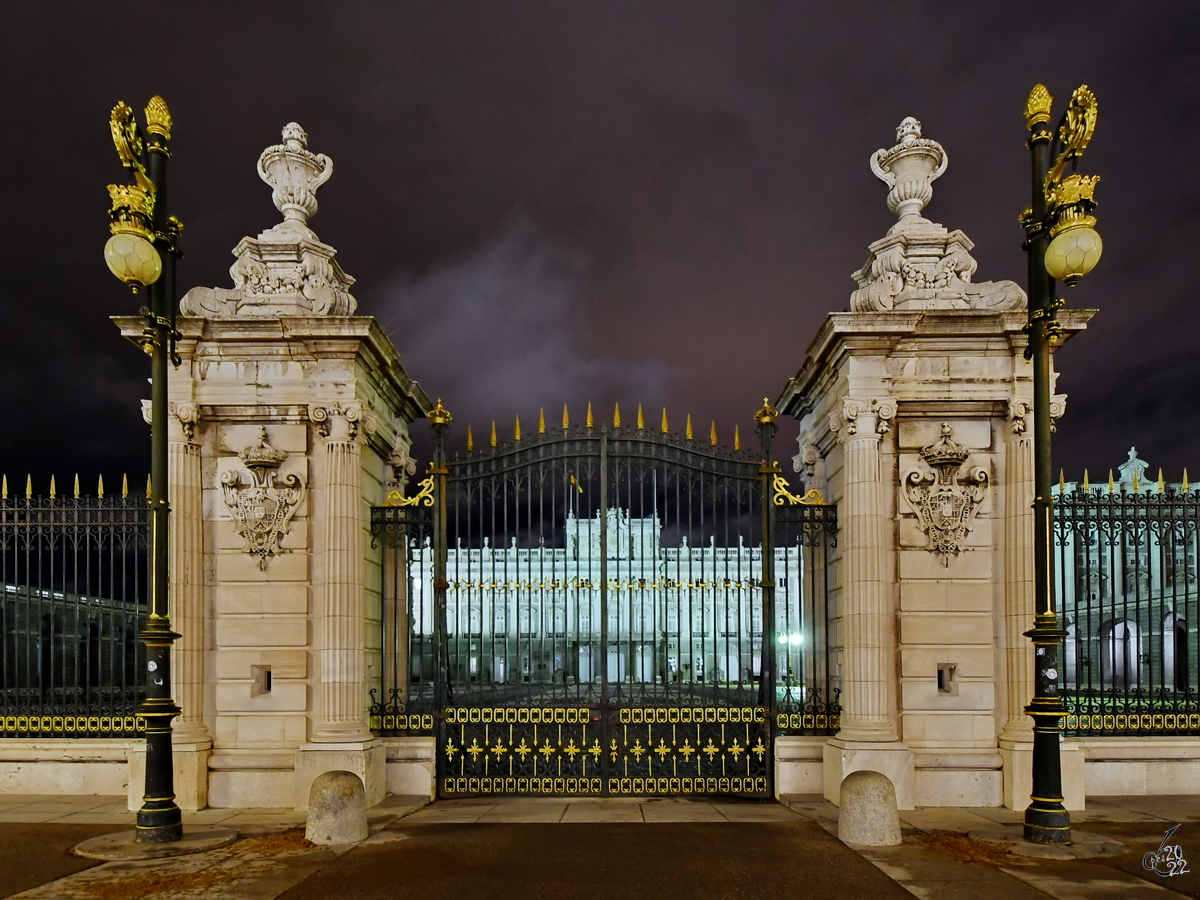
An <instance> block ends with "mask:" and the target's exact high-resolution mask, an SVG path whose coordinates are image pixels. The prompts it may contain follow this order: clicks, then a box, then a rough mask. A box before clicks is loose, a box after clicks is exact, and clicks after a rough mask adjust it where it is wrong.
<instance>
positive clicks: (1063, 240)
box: [1046, 227, 1104, 287]
mask: <svg viewBox="0 0 1200 900" xmlns="http://www.w3.org/2000/svg"><path fill="white" fill-rule="evenodd" d="M1103 250H1104V244H1103V242H1102V241H1101V240H1100V235H1099V234H1097V233H1096V230H1095V229H1094V228H1089V227H1083V228H1069V229H1067V230H1066V231H1064V232H1062V233H1061V234H1059V235H1058V236H1057V237H1056V238H1054V240H1052V241H1051V242H1050V246H1049V247H1047V248H1046V271H1047V272H1049V273H1050V277H1051V278H1053V279H1055V280H1056V281H1065V282H1066V283H1067V284H1069V285H1071V286H1072V287H1074V285H1075V282H1077V281H1078V280H1079V279H1080V278H1082V277H1083V276H1084V275H1086V274H1087V273H1088V272H1090V271H1092V269H1094V268H1095V267H1096V263H1098V262H1099V261H1100V254H1101V252H1102V251H1103Z"/></svg>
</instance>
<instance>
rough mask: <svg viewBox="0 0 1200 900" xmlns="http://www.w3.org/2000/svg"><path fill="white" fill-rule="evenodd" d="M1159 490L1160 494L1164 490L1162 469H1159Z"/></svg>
mask: <svg viewBox="0 0 1200 900" xmlns="http://www.w3.org/2000/svg"><path fill="white" fill-rule="evenodd" d="M1158 492H1159V493H1160V494H1161V493H1162V492H1163V477H1162V469H1159V470H1158Z"/></svg>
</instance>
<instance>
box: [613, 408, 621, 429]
mask: <svg viewBox="0 0 1200 900" xmlns="http://www.w3.org/2000/svg"><path fill="white" fill-rule="evenodd" d="M620 427H621V404H620V403H618V404H617V405H616V406H614V407H613V428H620Z"/></svg>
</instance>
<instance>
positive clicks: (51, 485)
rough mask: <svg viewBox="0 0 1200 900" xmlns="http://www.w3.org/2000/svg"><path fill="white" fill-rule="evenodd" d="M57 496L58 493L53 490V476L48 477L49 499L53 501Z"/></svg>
mask: <svg viewBox="0 0 1200 900" xmlns="http://www.w3.org/2000/svg"><path fill="white" fill-rule="evenodd" d="M57 496H58V491H56V490H55V489H54V476H53V475H51V476H50V499H51V500H53V499H54V498H55V497H57Z"/></svg>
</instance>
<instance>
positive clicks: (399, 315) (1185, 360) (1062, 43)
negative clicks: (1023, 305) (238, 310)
mask: <svg viewBox="0 0 1200 900" xmlns="http://www.w3.org/2000/svg"><path fill="white" fill-rule="evenodd" d="M4 19H5V22H4V29H3V37H0V73H2V75H3V81H2V83H3V91H0V107H2V108H3V122H4V138H3V140H2V141H0V172H2V173H3V177H4V189H5V195H6V203H5V204H4V207H5V208H4V214H3V216H2V218H0V229H3V246H4V248H5V259H6V263H7V265H6V271H5V272H4V276H3V278H0V303H2V307H0V308H2V311H3V316H4V328H3V329H2V330H0V396H2V407H0V408H2V409H3V416H2V418H0V471H4V472H7V473H8V475H9V478H10V481H11V480H12V479H13V478H14V477H20V478H21V481H23V480H24V478H23V475H24V473H26V472H32V473H33V474H34V477H35V480H37V481H38V482H39V483H40V482H41V481H43V480H45V479H48V477H49V474H50V473H51V472H55V473H57V474H58V476H59V477H60V478H62V477H64V476H65V475H68V474H71V473H74V472H75V471H79V472H80V473H82V474H84V475H85V476H86V478H87V481H91V480H92V479H93V478H94V475H95V473H97V472H104V473H105V474H106V478H107V477H108V476H110V475H111V474H115V473H117V472H120V471H122V470H128V471H130V472H131V473H134V472H142V473H144V472H145V470H146V463H147V459H148V447H149V441H148V434H147V429H146V427H145V426H144V425H143V423H142V421H141V417H140V413H139V409H138V399H139V398H140V397H142V396H148V387H147V385H146V384H145V377H146V374H147V366H146V363H145V357H144V356H143V355H142V354H141V353H140V351H138V350H137V349H136V348H135V347H133V346H131V345H128V344H125V343H124V342H123V341H122V340H121V339H120V338H119V337H118V335H117V332H116V329H115V328H114V327H113V325H112V324H111V323H110V322H109V321H108V318H107V317H108V316H109V315H111V314H115V313H122V312H130V311H133V310H135V309H136V303H135V302H134V301H133V300H132V299H131V298H130V297H129V296H128V294H127V293H126V292H125V291H124V289H123V288H122V287H121V286H120V284H119V283H118V282H117V281H116V280H115V279H114V278H112V276H111V275H109V273H108V271H107V269H106V268H105V265H104V262H103V258H102V255H101V248H102V246H103V244H104V241H105V239H106V237H107V209H108V200H107V194H106V191H105V185H106V184H107V183H108V182H109V181H116V180H120V179H122V178H123V177H124V176H123V172H122V170H121V169H120V168H119V166H118V163H117V159H116V156H115V154H114V151H113V149H112V145H111V142H110V139H109V134H108V125H107V117H108V112H109V110H110V109H111V107H112V106H113V104H114V103H115V102H116V101H117V100H125V101H127V102H129V103H130V104H131V105H133V106H134V107H135V108H137V109H140V108H141V107H142V105H144V103H145V101H146V100H147V99H148V98H149V97H150V96H151V95H152V94H155V93H161V94H162V95H163V96H164V97H165V98H166V99H167V101H168V103H169V104H170V106H171V110H172V112H173V114H174V116H175V123H176V124H175V129H174V141H173V150H174V159H173V163H172V165H173V168H172V182H173V183H172V198H171V208H172V211H173V212H175V214H177V215H179V216H180V217H181V218H182V219H183V220H184V222H185V224H186V228H187V230H186V232H185V236H184V240H185V245H184V246H185V250H186V258H185V259H184V260H183V262H182V265H181V269H180V288H181V290H183V289H186V288H187V287H190V286H192V285H197V284H200V285H210V286H229V284H230V281H229V276H228V273H227V270H228V267H229V265H230V263H231V262H232V257H231V256H230V250H231V249H232V248H233V247H234V245H236V244H237V242H238V240H239V239H240V238H241V237H242V236H243V235H247V234H257V233H258V232H260V231H262V230H264V229H265V228H267V227H269V226H270V225H272V224H274V223H275V222H276V221H277V220H278V218H279V217H278V214H277V213H276V211H275V209H274V207H273V206H272V204H271V200H270V191H269V189H268V188H267V187H266V186H265V185H263V184H262V182H261V181H260V180H259V178H258V176H257V174H256V173H255V170H254V166H255V161H256V159H257V157H258V154H259V152H260V151H261V150H262V148H263V147H264V146H266V145H268V144H270V143H275V142H276V141H277V140H278V138H279V131H280V128H281V127H282V126H283V125H284V124H285V123H286V122H288V121H291V120H296V121H298V122H300V123H301V124H302V125H303V126H304V128H305V129H307V131H308V132H309V135H310V145H309V146H310V149H313V150H314V151H316V152H323V153H327V154H329V155H330V156H332V157H333V159H334V162H335V171H334V175H333V178H332V179H331V180H330V182H329V183H328V184H327V185H326V186H325V187H324V188H322V190H321V192H320V195H319V198H320V212H319V213H318V215H317V216H316V218H315V219H314V220H313V222H312V223H311V224H312V225H313V227H314V229H315V230H316V231H317V233H318V234H319V235H320V236H321V238H322V239H323V240H324V241H326V242H327V243H330V244H332V245H333V246H335V247H336V248H338V251H339V259H340V261H341V263H342V265H343V267H344V269H345V270H346V271H347V272H348V273H350V274H351V275H353V276H354V277H355V278H357V279H358V283H357V285H356V286H355V289H354V293H355V295H356V296H357V298H358V301H359V312H360V313H362V314H364V315H373V316H377V317H378V318H379V319H380V320H381V322H383V323H384V324H385V326H386V327H387V329H388V331H389V333H390V334H391V335H392V337H393V339H394V340H395V342H396V345H397V347H398V348H399V350H400V353H401V356H402V358H403V359H404V361H405V364H406V366H407V367H408V369H409V371H410V373H411V374H412V375H413V376H414V377H415V378H416V379H417V380H418V381H420V382H421V384H422V385H423V386H424V387H425V389H426V390H427V391H428V393H429V394H430V396H440V397H442V398H443V399H444V400H445V402H446V405H447V406H448V407H449V408H450V409H451V410H452V411H453V412H454V413H455V424H456V425H462V426H465V425H466V424H468V423H470V424H472V425H473V426H474V428H475V431H476V434H478V433H480V431H482V429H483V428H485V427H486V423H487V422H488V421H489V420H490V419H491V418H493V417H495V418H497V419H500V420H501V421H502V422H504V423H505V425H504V427H505V428H506V429H507V428H510V427H511V425H510V424H509V423H511V417H512V415H513V414H520V415H521V417H522V420H523V421H529V420H532V419H534V418H535V417H536V412H537V408H538V406H539V405H545V406H546V407H547V409H548V411H549V410H553V411H554V415H555V416H557V415H560V414H561V408H562V404H563V402H564V401H565V402H569V403H570V404H571V406H572V408H573V409H574V410H576V411H578V412H582V406H583V404H585V403H586V402H587V401H588V400H591V401H593V402H594V403H595V404H596V408H597V410H604V411H605V414H606V415H608V414H611V409H612V404H613V403H614V402H616V401H620V403H621V406H622V412H623V413H625V414H626V415H628V414H630V413H632V411H633V408H634V407H635V406H636V404H637V403H638V402H639V401H640V402H643V403H645V404H646V405H647V407H648V408H653V410H654V411H655V412H654V421H657V416H658V412H657V410H658V409H659V407H661V406H662V405H666V406H667V408H668V410H669V411H670V413H671V415H672V417H673V424H675V423H676V422H679V421H680V418H681V416H682V414H683V413H685V412H689V411H690V412H691V413H692V414H693V416H694V417H695V419H696V421H697V423H698V428H702V430H703V431H704V432H705V433H707V428H708V422H709V420H711V419H713V418H716V420H717V425H718V428H719V429H720V432H721V436H722V439H723V440H727V439H728V436H729V434H730V433H731V432H732V427H733V425H734V423H735V422H738V423H740V424H741V426H742V429H743V433H745V432H746V431H747V430H748V428H749V425H750V415H751V413H752V412H753V410H754V409H755V408H756V407H757V404H758V403H759V402H760V401H761V398H762V397H763V396H764V395H770V396H771V397H775V396H777V394H778V392H779V390H780V388H781V387H782V386H783V384H784V382H785V380H786V379H787V378H788V377H789V376H791V375H792V374H793V373H794V372H795V370H796V369H797V368H798V366H799V365H800V363H801V362H802V361H803V358H804V352H805V348H806V347H807V345H808V343H809V341H810V339H811V337H812V335H813V334H814V332H815V330H816V328H817V327H818V325H819V324H820V322H821V320H822V318H823V317H824V316H825V314H826V313H827V312H829V311H830V310H841V309H845V308H846V307H847V304H848V300H849V293H850V290H851V288H852V287H853V284H852V282H851V279H850V277H849V276H850V273H851V272H852V271H853V270H854V269H856V268H857V267H858V266H860V265H861V264H862V262H863V260H864V259H865V257H866V246H867V244H868V243H869V242H870V241H872V240H874V239H876V238H878V237H880V236H882V235H883V233H884V231H885V230H886V229H887V228H888V227H889V225H890V223H891V222H892V221H894V218H893V217H892V216H891V214H889V213H888V211H887V209H886V206H885V204H884V197H885V193H886V191H885V188H884V186H883V185H882V184H881V183H880V182H879V181H877V180H876V179H875V177H874V176H873V175H872V174H871V173H870V171H869V169H868V166H867V159H868V157H869V155H870V154H871V152H872V151H874V150H875V149H877V148H879V147H888V146H891V144H892V143H893V142H894V134H895V131H894V129H895V127H896V125H897V124H898V123H899V122H900V120H901V119H902V118H903V117H904V116H907V115H912V116H916V117H917V118H918V119H920V120H921V122H922V123H923V125H924V131H925V135H926V136H928V137H932V138H934V139H936V140H938V141H940V142H942V144H943V145H944V146H945V147H946V149H947V151H948V153H949V156H950V168H949V170H948V172H947V173H946V174H945V175H944V176H943V177H942V178H941V180H939V181H938V182H937V184H936V186H935V196H934V199H933V202H932V204H931V205H930V206H929V207H928V208H927V210H926V213H927V215H929V217H930V218H932V219H934V220H935V221H938V222H941V223H943V224H945V225H946V226H947V227H950V228H961V229H963V230H964V231H965V232H966V233H967V234H968V235H969V236H970V237H971V238H972V239H973V240H974V241H975V243H976V245H977V247H976V250H975V255H976V257H977V259H978V260H979V263H980V267H979V272H978V273H977V275H976V278H977V280H992V279H1005V278H1008V279H1013V280H1016V281H1018V282H1021V283H1023V282H1024V272H1025V263H1024V257H1023V254H1022V251H1021V250H1020V246H1019V245H1020V240H1021V233H1020V229H1019V228H1018V226H1017V215H1018V214H1019V213H1020V212H1021V210H1022V209H1023V208H1024V207H1025V206H1026V205H1028V174H1027V173H1028V157H1027V152H1026V150H1025V147H1024V139H1025V132H1024V122H1023V119H1022V115H1021V113H1022V108H1023V105H1024V101H1025V97H1026V95H1027V93H1028V91H1029V89H1030V87H1032V85H1033V84H1034V82H1035V81H1038V80H1041V81H1044V82H1045V83H1046V84H1047V86H1048V87H1049V88H1050V90H1051V92H1052V93H1053V94H1054V95H1055V98H1056V100H1057V107H1056V108H1057V109H1058V110H1061V108H1062V106H1063V104H1065V102H1066V99H1067V98H1068V96H1069V95H1070V92H1071V90H1072V89H1073V88H1074V87H1075V86H1076V85H1078V84H1080V83H1087V84H1088V85H1090V86H1091V87H1092V89H1093V90H1094V91H1095V92H1096V94H1097V96H1098V98H1099V103H1100V115H1099V125H1098V128H1097V132H1096V137H1095V139H1094V141H1093V143H1092V147H1091V148H1090V149H1089V150H1088V153H1087V156H1086V158H1085V166H1084V168H1085V169H1086V171H1088V172H1091V173H1095V174H1099V175H1100V176H1101V177H1102V180H1101V184H1100V187H1099V189H1098V194H1097V197H1098V199H1099V200H1100V202H1101V206H1100V209H1099V211H1098V215H1099V217H1100V225H1099V227H1100V230H1101V233H1102V234H1103V236H1104V240H1105V256H1104V259H1103V261H1102V262H1101V263H1100V266H1099V267H1098V268H1097V269H1096V271H1095V272H1094V273H1093V274H1092V275H1090V276H1089V277H1088V278H1087V279H1085V280H1084V282H1083V283H1082V284H1081V286H1080V287H1079V288H1077V289H1076V290H1075V291H1073V292H1071V295H1070V297H1069V302H1070V303H1071V304H1072V305H1075V306H1087V307H1095V308H1098V309H1099V310H1100V313H1099V314H1098V315H1097V316H1096V318H1095V319H1094V323H1093V325H1092V327H1091V328H1090V329H1089V331H1088V332H1087V333H1086V334H1085V335H1084V336H1082V337H1080V338H1078V339H1077V340H1076V341H1075V342H1074V343H1073V344H1072V345H1071V346H1070V347H1068V348H1067V349H1066V350H1064V351H1063V353H1062V354H1061V358H1060V360H1059V363H1060V368H1061V369H1062V371H1063V373H1064V374H1063V376H1062V379H1061V381H1060V388H1061V389H1064V390H1066V391H1067V392H1068V393H1069V394H1070V402H1069V407H1068V413H1067V418H1066V419H1065V420H1064V421H1063V422H1062V423H1061V424H1060V427H1059V431H1058V435H1057V441H1056V465H1058V464H1061V465H1063V466H1065V467H1066V468H1067V470H1068V472H1069V473H1073V472H1078V471H1079V470H1081V469H1082V467H1083V466H1085V465H1086V466H1088V467H1089V468H1090V469H1091V470H1092V472H1093V473H1095V472H1097V471H1098V470H1103V469H1107V468H1108V467H1109V466H1111V465H1116V464H1118V463H1120V462H1121V461H1122V460H1123V459H1124V457H1125V451H1126V450H1127V449H1128V448H1129V446H1130V445H1131V444H1136V445H1137V446H1138V449H1139V451H1140V452H1141V455H1142V457H1143V458H1145V459H1147V460H1149V461H1150V463H1151V465H1152V467H1154V468H1157V466H1159V465H1162V466H1164V467H1165V468H1166V469H1167V472H1168V477H1174V478H1178V472H1179V470H1180V469H1181V468H1182V467H1183V466H1185V465H1186V466H1190V467H1191V469H1192V472H1193V479H1195V478H1196V477H1198V476H1200V452H1197V451H1198V450H1200V442H1198V441H1197V436H1198V435H1200V416H1198V415H1197V413H1198V411H1200V408H1198V403H1197V399H1196V395H1197V387H1198V379H1197V367H1198V362H1197V360H1198V359H1200V352H1198V351H1200V296H1198V292H1197V290H1196V280H1197V276H1196V272H1197V264H1196V262H1195V260H1196V258H1197V257H1198V256H1200V253H1197V249H1196V248H1197V247H1198V246H1200V211H1198V210H1200V186H1198V185H1200V179H1198V178H1197V175H1196V168H1197V163H1196V156H1197V152H1198V151H1200V5H1198V4H1197V3H1195V2H1162V3H1150V2H1139V3H1111V4H1100V3H1094V4H1073V5H1054V4H1048V3H1044V2H1043V3H986V4H985V3H936V4H935V3H896V2H886V3H883V2H881V3H871V4H866V3H864V4H860V3H854V2H846V3H820V4H818V3H808V2H798V0H793V2H781V3H769V2H752V0H738V2H732V0H731V2H724V3H713V2H701V0H686V2H671V3H669V2H654V0H637V2H618V0H604V2H582V0H561V2H557V3H550V2H534V0H519V2H518V0H508V2H486V3H485V2H479V3H465V2H453V0H436V2H421V3H414V2H399V0H395V2H387V3H378V4H367V3H353V2H340V3H312V2H298V0H290V2H287V3H268V2H258V0H254V2H241V3H236V4H233V3H188V4H167V3H161V2H155V3H150V2H123V3H121V4H112V3H94V2H86V3H85V2H49V0H38V2H27V0H9V2H8V3H6V4H5V5H4ZM701 422H702V423H703V425H702V426H700V425H699V423H701ZM463 430H464V429H461V428H460V430H459V432H458V436H459V438H461V436H462V433H463ZM781 449H782V450H784V451H787V452H791V451H790V449H789V448H786V447H785V448H781Z"/></svg>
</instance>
